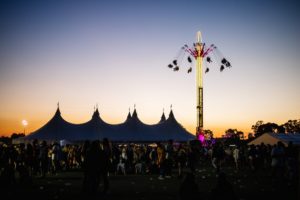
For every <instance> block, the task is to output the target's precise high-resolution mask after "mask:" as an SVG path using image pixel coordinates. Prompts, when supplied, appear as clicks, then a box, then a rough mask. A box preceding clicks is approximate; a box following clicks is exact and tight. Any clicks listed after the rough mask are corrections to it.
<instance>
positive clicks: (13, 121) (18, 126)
mask: <svg viewBox="0 0 300 200" xmlns="http://www.w3.org/2000/svg"><path fill="white" fill-rule="evenodd" d="M137 112H138V116H139V119H140V120H141V121H142V122H143V123H145V124H156V123H157V122H158V121H159V120H160V117H161V113H160V114H159V115H157V116H158V117H157V118H156V119H155V118H144V117H143V116H140V114H139V111H138V110H137ZM127 114H128V112H127V113H123V116H122V117H119V118H114V117H112V116H111V115H105V114H104V113H101V112H100V117H101V118H102V119H103V120H104V121H105V122H107V123H110V124H120V123H123V122H124V121H125V120H126V117H127ZM131 114H132V111H131ZM168 114H169V113H167V112H165V116H166V118H168ZM174 114H175V118H176V119H177V121H178V122H179V123H180V124H181V125H182V126H183V127H184V128H185V129H186V130H187V131H189V132H190V133H192V134H194V135H195V129H196V128H195V125H193V124H192V123H189V122H183V121H181V120H180V119H178V117H177V116H176V111H175V112H174ZM53 115H54V112H52V113H51V114H50V113H48V114H45V115H43V116H42V115H38V116H35V117H33V116H32V117H27V120H26V121H27V122H28V125H27V126H26V135H28V134H30V133H31V132H34V131H36V130H38V129H39V128H41V127H42V126H44V125H45V124H46V123H47V122H48V121H49V120H50V119H51V118H52V117H53ZM61 115H62V117H63V118H64V119H65V120H66V121H68V122H70V123H74V124H81V123H85V122H87V121H89V120H90V119H91V117H92V113H90V114H84V115H81V116H80V115H75V113H64V112H61ZM79 116H80V117H79ZM22 117H23V116H17V117H15V116H14V117H11V118H5V119H3V118H1V119H0V127H1V130H0V131H1V133H0V136H10V135H11V134H12V133H23V131H24V125H23V124H22V123H20V121H21V120H20V119H22ZM253 124H254V123H253ZM229 128H234V129H235V128H236V129H238V130H240V131H243V132H244V133H245V136H247V135H248V133H249V132H251V129H250V128H251V125H249V124H246V123H245V124H243V125H240V126H235V127H234V126H231V127H229V126H228V127H227V126H226V124H223V125H221V126H220V125H219V126H213V125H211V124H208V125H207V126H205V129H210V130H212V131H213V133H214V136H215V137H221V136H222V135H223V134H224V132H225V130H227V129H229Z"/></svg>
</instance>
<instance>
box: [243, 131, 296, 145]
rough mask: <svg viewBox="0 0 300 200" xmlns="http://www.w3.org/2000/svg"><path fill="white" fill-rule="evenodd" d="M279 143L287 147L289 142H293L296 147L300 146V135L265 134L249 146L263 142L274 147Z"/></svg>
mask: <svg viewBox="0 0 300 200" xmlns="http://www.w3.org/2000/svg"><path fill="white" fill-rule="evenodd" d="M278 141H281V142H282V143H283V144H284V145H285V146H287V145H288V143H289V142H293V144H294V145H300V133H295V134H294V133H287V134H286V133H264V134H263V135H261V136H259V137H257V138H255V139H254V140H253V141H251V142H249V143H248V145H251V144H254V145H260V144H261V143H262V142H263V143H265V144H270V145H274V144H277V142H278Z"/></svg>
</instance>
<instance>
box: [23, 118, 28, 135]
mask: <svg viewBox="0 0 300 200" xmlns="http://www.w3.org/2000/svg"><path fill="white" fill-rule="evenodd" d="M22 124H23V126H24V135H25V128H26V126H27V125H28V122H27V120H25V119H23V120H22Z"/></svg>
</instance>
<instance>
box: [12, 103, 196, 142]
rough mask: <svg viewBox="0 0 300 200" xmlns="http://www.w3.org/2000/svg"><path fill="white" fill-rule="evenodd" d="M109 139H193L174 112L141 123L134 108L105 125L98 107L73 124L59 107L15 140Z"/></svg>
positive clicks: (145, 140)
mask: <svg viewBox="0 0 300 200" xmlns="http://www.w3.org/2000/svg"><path fill="white" fill-rule="evenodd" d="M103 138H108V139H109V140H111V141H119V142H122V141H132V142H134V141H135V142H137V141H139V142H151V141H167V140H169V139H173V140H176V141H187V140H193V139H195V136H194V135H192V134H191V133H189V132H188V131H187V130H185V129H184V128H183V127H182V126H181V125H180V124H179V123H178V122H177V120H176V119H175V117H174V114H173V111H172V110H171V111H170V114H169V117H168V119H166V117H165V115H164V113H163V114H162V117H161V120H160V121H159V122H158V123H157V124H153V125H148V124H144V123H143V122H141V121H140V119H139V118H138V115H137V112H136V109H134V111H133V113H132V115H131V114H130V112H129V113H128V115H127V119H126V120H125V122H123V123H121V124H116V125H112V124H108V123H106V122H105V121H103V120H102V119H101V117H100V114H99V111H98V108H97V109H96V110H95V111H94V113H93V116H92V118H91V120H89V121H88V122H86V123H82V124H73V123H70V122H67V121H66V120H64V119H63V118H62V116H61V113H60V109H59V107H58V108H57V110H56V113H55V115H54V116H53V117H52V119H51V120H50V121H49V122H48V123H46V124H45V125H44V126H43V127H41V128H40V129H38V130H36V131H34V132H32V133H31V134H29V135H28V136H26V137H24V138H19V140H18V141H15V142H16V143H19V142H26V141H31V140H34V139H38V140H47V141H63V140H64V141H70V142H72V141H83V140H96V139H97V140H102V139H103Z"/></svg>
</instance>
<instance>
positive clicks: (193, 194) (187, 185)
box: [179, 173, 200, 200]
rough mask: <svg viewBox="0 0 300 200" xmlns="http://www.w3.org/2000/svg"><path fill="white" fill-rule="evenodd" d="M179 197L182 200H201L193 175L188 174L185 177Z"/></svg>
mask: <svg viewBox="0 0 300 200" xmlns="http://www.w3.org/2000/svg"><path fill="white" fill-rule="evenodd" d="M179 197H180V199H181V200H183V199H184V200H191V199H199V197H200V193H199V190H198V185H197V183H196V181H195V175H194V174H193V173H187V174H186V175H185V177H184V179H183V182H182V183H181V185H180V189H179Z"/></svg>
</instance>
